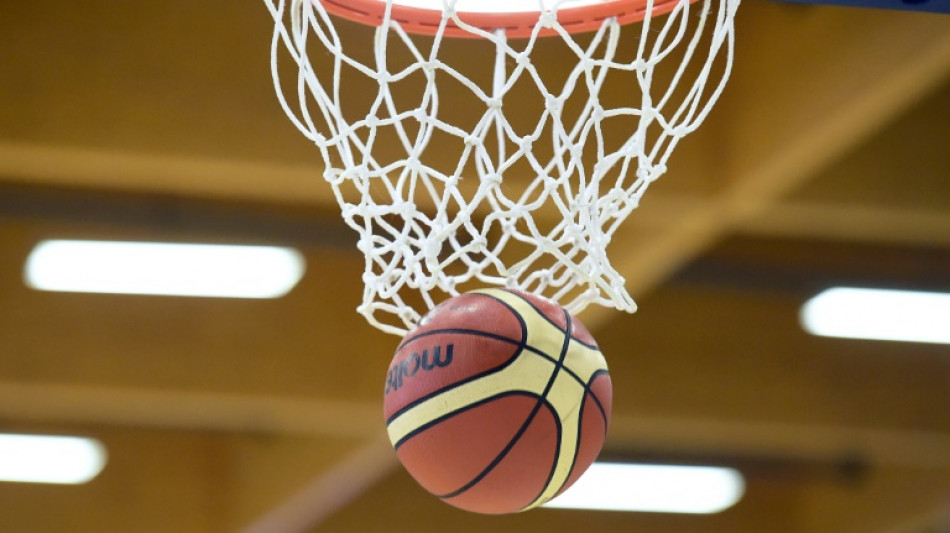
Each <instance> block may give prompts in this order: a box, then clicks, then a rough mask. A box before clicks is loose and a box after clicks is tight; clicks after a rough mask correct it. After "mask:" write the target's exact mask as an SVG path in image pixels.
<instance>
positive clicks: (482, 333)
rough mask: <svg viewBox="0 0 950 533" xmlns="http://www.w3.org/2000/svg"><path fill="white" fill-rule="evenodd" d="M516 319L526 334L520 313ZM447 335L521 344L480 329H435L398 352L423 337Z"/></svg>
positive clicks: (417, 337)
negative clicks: (485, 338)
mask: <svg viewBox="0 0 950 533" xmlns="http://www.w3.org/2000/svg"><path fill="white" fill-rule="evenodd" d="M515 317H517V319H518V321H519V322H521V325H522V332H524V331H525V330H526V329H527V328H526V327H525V324H524V319H523V318H521V315H520V314H518V313H516V314H515ZM446 333H460V334H463V335H478V336H480V337H489V338H492V339H495V340H499V341H503V342H507V343H509V344H519V342H518V341H517V340H515V339H512V338H511V337H505V336H504V335H499V334H497V333H492V332H490V331H483V330H480V329H468V328H442V329H434V330H432V331H426V332H424V333H419V334H418V335H413V336H412V338H410V339H406V340H404V341H403V342H402V344H400V345H399V346H398V347H397V348H396V351H397V352H398V351H399V350H402V349H403V348H404V347H405V346H406V345H407V344H409V343H411V342H413V341H416V340H418V339H421V338H423V337H428V336H431V335H441V334H446Z"/></svg>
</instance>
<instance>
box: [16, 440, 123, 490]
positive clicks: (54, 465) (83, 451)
mask: <svg viewBox="0 0 950 533" xmlns="http://www.w3.org/2000/svg"><path fill="white" fill-rule="evenodd" d="M105 464H106V452H105V448H104V447H103V446H102V444H101V443H100V442H99V441H97V440H94V439H87V438H81V437H57V436H45V435H14V434H0V481H20V482H30V483H61V484H71V485H75V484H80V483H86V482H88V481H89V480H91V479H92V478H94V477H96V476H97V475H99V472H101V471H102V468H103V467H104V466H105Z"/></svg>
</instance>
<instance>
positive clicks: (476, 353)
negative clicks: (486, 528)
mask: <svg viewBox="0 0 950 533" xmlns="http://www.w3.org/2000/svg"><path fill="white" fill-rule="evenodd" d="M611 396H612V388H611V382H610V375H609V374H608V372H607V364H606V362H605V360H604V357H603V355H602V354H601V352H600V350H599V348H598V347H597V343H596V342H595V341H594V339H593V337H592V336H591V335H590V333H589V332H588V331H587V330H586V329H585V328H584V326H583V325H582V324H581V323H580V322H579V321H578V320H577V319H576V318H574V317H573V316H572V315H571V314H570V313H568V312H567V311H566V310H565V309H563V308H562V307H561V306H559V305H557V304H556V303H554V302H552V301H550V300H547V299H544V298H541V297H538V296H534V295H532V294H528V293H525V292H521V291H515V290H505V289H486V290H481V291H475V292H470V293H466V294H462V295H459V296H456V297H454V298H450V299H449V300H446V301H445V302H443V303H441V304H440V305H438V306H437V307H435V308H434V309H432V310H431V311H430V312H429V313H428V314H427V315H426V316H424V317H423V318H422V319H421V320H420V321H419V324H418V325H417V326H416V327H415V328H414V329H412V330H411V331H410V332H409V333H408V334H407V335H406V336H405V338H404V339H403V340H402V342H401V343H400V345H399V347H398V348H397V350H396V354H395V356H394V357H393V360H392V363H391V364H390V366H389V371H388V373H387V376H386V386H385V397H384V402H383V403H384V410H385V415H386V424H387V431H388V433H389V438H390V441H391V442H392V444H393V447H394V448H395V450H396V455H397V456H398V457H399V460H400V461H401V462H402V464H403V466H405V468H406V470H407V471H408V472H409V474H410V475H411V476H412V477H413V478H414V479H415V480H416V481H417V482H418V483H419V484H420V485H421V486H422V487H423V488H425V489H426V490H427V491H429V492H431V493H432V494H434V495H436V496H438V497H439V498H440V499H442V500H443V501H445V502H446V503H449V504H451V505H454V506H455V507H458V508H461V509H465V510H467V511H473V512H478V513H489V514H501V513H512V512H518V511H524V510H527V509H531V508H534V507H537V506H539V505H541V504H543V503H544V502H546V501H548V500H550V499H551V498H553V497H554V496H556V495H558V494H559V493H560V492H561V491H563V490H564V489H566V488H567V487H568V486H570V485H571V484H572V483H573V482H574V481H575V480H576V479H577V478H578V477H580V475H581V474H582V473H583V472H584V471H585V470H586V469H587V468H588V467H589V466H590V464H591V463H592V462H593V461H594V459H595V458H596V457H597V455H598V454H599V453H600V449H601V447H602V446H603V443H604V437H605V435H606V432H607V424H608V421H609V419H610V404H611Z"/></svg>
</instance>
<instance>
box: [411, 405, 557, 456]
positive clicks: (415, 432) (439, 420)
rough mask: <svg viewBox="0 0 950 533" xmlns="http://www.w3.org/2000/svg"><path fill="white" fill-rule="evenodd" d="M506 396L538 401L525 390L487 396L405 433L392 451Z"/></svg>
mask: <svg viewBox="0 0 950 533" xmlns="http://www.w3.org/2000/svg"><path fill="white" fill-rule="evenodd" d="M507 396H527V397H529V398H535V399H538V398H539V396H538V395H537V394H535V393H533V392H529V391H525V390H513V391H505V392H501V393H498V394H496V395H494V396H489V397H488V398H484V399H482V400H479V401H477V402H474V403H470V404H467V405H465V406H464V407H462V408H460V409H456V410H455V411H452V412H451V413H446V414H444V415H442V416H440V417H439V418H436V419H435V420H430V421H429V422H426V423H425V424H423V425H421V426H419V427H417V428H416V429H414V430H412V431H410V432H409V433H407V434H406V435H405V436H404V437H403V438H401V439H399V441H398V442H396V443H395V444H393V449H394V450H399V447H400V446H402V445H403V444H405V443H406V441H408V440H409V439H411V438H412V437H415V436H416V435H418V434H419V433H422V432H423V431H425V430H427V429H429V428H430V427H432V426H435V425H437V424H440V423H442V422H444V421H445V420H448V419H449V418H452V417H453V416H455V415H459V414H462V413H464V412H465V411H468V410H470V409H474V408H476V407H478V406H480V405H484V404H486V403H490V402H493V401H495V400H497V399H499V398H504V397H507Z"/></svg>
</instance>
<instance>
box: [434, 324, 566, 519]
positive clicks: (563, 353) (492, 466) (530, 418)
mask: <svg viewBox="0 0 950 533" xmlns="http://www.w3.org/2000/svg"><path fill="white" fill-rule="evenodd" d="M564 315H565V319H566V321H567V326H568V327H570V325H571V316H570V315H569V314H568V313H567V311H565V312H564ZM568 331H570V330H568ZM570 345H571V337H570V335H567V334H566V332H565V335H564V343H563V344H562V345H561V354H560V356H559V357H558V361H557V364H556V365H555V367H554V371H552V372H551V377H550V378H548V383H547V385H545V387H544V391H543V392H542V393H541V397H540V398H538V401H537V403H535V405H534V408H533V409H532V410H531V413H530V414H528V417H527V418H526V419H525V421H524V422H523V423H522V424H521V427H520V428H518V431H517V432H516V433H515V435H514V436H513V437H512V438H511V440H510V441H508V445H507V446H505V448H504V449H503V450H502V451H501V453H499V454H498V455H497V456H496V457H495V459H494V460H493V461H492V462H491V463H490V464H489V465H488V466H487V467H485V469H484V470H482V472H481V473H480V474H478V475H477V476H475V479H473V480H471V481H469V482H468V483H466V484H465V485H463V486H462V487H461V488H459V489H457V490H454V491H452V492H450V493H448V494H442V495H439V498H442V499H448V498H452V497H454V496H458V495H459V494H462V493H463V492H465V491H467V490H468V489H470V488H472V487H473V486H475V485H476V484H477V483H478V482H479V481H481V480H482V479H484V477H485V476H487V475H488V474H489V473H490V472H491V471H492V470H494V469H495V467H496V466H498V463H500V462H501V460H502V459H504V458H505V456H506V455H508V453H509V452H510V451H511V450H512V448H514V447H515V444H517V443H518V441H519V440H521V436H522V435H524V433H525V432H526V431H527V430H528V426H530V425H531V422H532V421H533V420H534V417H535V416H536V415H537V414H538V411H540V410H541V406H542V405H544V404H546V403H547V399H548V393H549V392H551V388H552V387H553V386H554V381H555V380H556V379H557V374H558V372H559V371H560V370H561V368H562V367H563V365H564V358H565V357H567V350H568V347H569V346H570ZM554 415H555V418H557V417H558V414H557V411H555V412H554ZM556 466H557V456H554V465H553V466H552V468H555V467H556ZM546 487H547V485H546V484H545V487H544V488H546ZM544 488H542V489H541V492H542V493H543V492H544ZM535 499H537V498H535ZM532 501H534V500H532Z"/></svg>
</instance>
